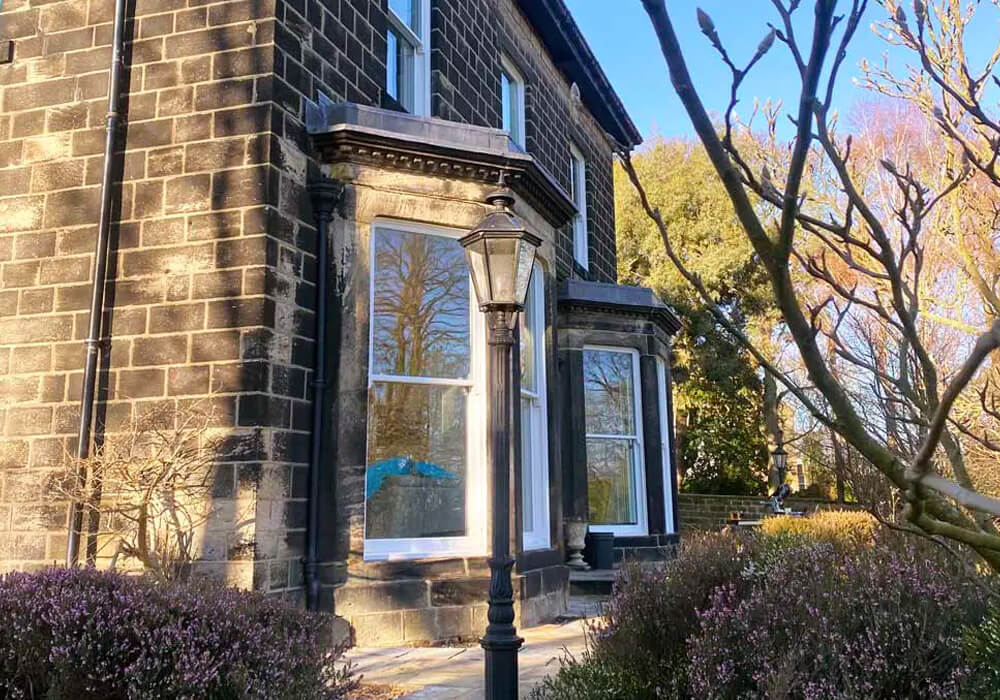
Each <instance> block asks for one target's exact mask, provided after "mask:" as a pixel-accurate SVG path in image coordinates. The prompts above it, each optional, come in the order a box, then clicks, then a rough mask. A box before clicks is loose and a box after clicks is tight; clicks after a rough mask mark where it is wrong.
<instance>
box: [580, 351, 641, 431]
mask: <svg viewBox="0 0 1000 700" xmlns="http://www.w3.org/2000/svg"><path fill="white" fill-rule="evenodd" d="M583 382H584V391H585V393H586V399H585V401H586V406H585V409H586V414H587V432H588V433H595V434H608V435H631V434H632V433H633V432H634V430H635V429H634V427H633V421H632V411H633V404H632V400H633V399H632V356H631V355H629V354H626V353H621V352H600V351H588V352H585V353H584V363H583Z"/></svg>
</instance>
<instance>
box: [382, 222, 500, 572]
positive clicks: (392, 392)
mask: <svg viewBox="0 0 1000 700" xmlns="http://www.w3.org/2000/svg"><path fill="white" fill-rule="evenodd" d="M371 248H372V255H371V265H372V267H371V270H372V274H371V288H372V289H371V324H370V334H371V337H370V358H369V396H368V450H367V451H368V458H367V468H366V474H365V558H367V559H378V558H391V557H396V556H399V557H406V556H429V555H435V554H463V553H481V552H482V550H483V547H484V544H485V539H484V538H485V528H484V527H483V522H484V521H483V517H482V514H483V511H484V509H485V489H484V478H485V477H484V474H483V464H484V463H485V459H484V456H483V451H484V450H483V445H484V434H483V426H482V421H481V420H480V419H478V418H477V419H475V420H470V418H471V417H472V416H481V415H482V414H483V411H484V409H485V407H484V405H483V402H482V392H481V391H480V390H479V388H478V387H479V386H480V385H481V379H480V377H481V370H480V367H479V365H480V364H481V362H480V359H481V358H482V351H481V347H482V337H481V333H482V330H481V327H480V325H479V324H477V323H475V322H474V320H477V319H478V316H480V314H479V313H478V311H477V310H476V308H475V304H474V303H473V299H472V289H471V284H470V280H469V272H468V267H467V264H466V261H465V252H464V251H463V249H462V247H461V246H460V245H459V243H458V240H457V236H453V235H450V234H445V233H443V232H440V231H437V230H427V229H423V228H420V227H412V226H408V225H402V224H386V225H378V226H376V227H373V229H372V237H371Z"/></svg>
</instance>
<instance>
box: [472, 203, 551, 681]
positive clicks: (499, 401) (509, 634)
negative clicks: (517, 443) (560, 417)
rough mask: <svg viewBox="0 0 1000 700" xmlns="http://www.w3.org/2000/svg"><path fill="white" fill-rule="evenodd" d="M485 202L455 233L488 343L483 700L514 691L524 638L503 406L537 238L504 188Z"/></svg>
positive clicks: (508, 408)
mask: <svg viewBox="0 0 1000 700" xmlns="http://www.w3.org/2000/svg"><path fill="white" fill-rule="evenodd" d="M486 201H487V202H489V203H490V204H491V205H493V209H492V210H491V211H490V212H489V213H488V214H487V215H486V216H485V217H483V219H482V221H480V222H479V225H478V226H476V228H474V229H473V230H472V231H471V232H470V233H469V234H468V235H466V236H464V237H463V238H462V240H461V241H460V242H461V244H462V246H463V247H464V248H465V253H466V256H467V258H468V261H469V268H470V270H471V271H472V284H473V286H474V287H475V289H476V297H477V298H478V299H479V310H480V311H482V312H484V313H485V314H486V322H487V334H488V335H487V342H488V344H489V346H490V355H489V382H490V403H489V414H488V415H489V422H490V441H489V459H490V463H491V465H492V471H493V547H492V550H491V556H490V593H489V611H488V614H487V617H488V619H489V624H488V625H487V627H486V634H485V635H484V636H483V637H482V639H480V644H482V646H483V649H484V650H485V655H486V698H487V700H515V699H516V698H517V650H518V649H520V647H521V644H522V642H523V641H524V640H523V639H521V638H520V637H518V636H517V629H516V628H515V627H514V586H513V584H512V583H511V576H510V572H511V568H512V567H513V566H514V559H513V558H512V557H511V552H510V521H511V513H510V511H511V503H510V475H511V466H512V459H511V458H512V452H511V448H512V445H511V437H512V436H511V414H512V412H513V402H512V396H513V386H512V385H513V375H512V372H511V349H512V348H513V346H514V324H515V323H517V314H518V313H519V312H520V311H522V310H523V309H524V298H525V295H526V294H527V292H528V281H529V279H530V278H531V268H532V265H533V264H534V261H535V250H536V249H537V248H538V246H539V245H540V244H541V242H542V241H541V239H540V238H538V236H535V235H534V234H532V233H530V232H529V231H528V230H527V228H525V226H524V224H523V223H521V220H520V219H519V218H518V217H517V216H516V215H515V214H514V212H513V211H511V207H512V206H513V205H514V197H513V195H511V194H510V192H508V191H507V190H501V191H499V192H495V193H493V194H491V195H490V196H489V197H487V198H486Z"/></svg>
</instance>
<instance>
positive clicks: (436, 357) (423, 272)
mask: <svg viewBox="0 0 1000 700" xmlns="http://www.w3.org/2000/svg"><path fill="white" fill-rule="evenodd" d="M374 284H375V299H374V318H373V323H374V333H373V336H374V348H373V351H374V352H373V360H374V363H375V373H377V374H392V375H397V376H415V377H442V378H456V379H457V378H465V377H466V376H468V374H469V273H468V267H467V265H466V262H465V254H464V252H463V250H462V248H461V246H460V245H459V244H458V242H457V241H454V240H452V239H449V238H442V237H440V236H428V235H424V234H409V233H400V232H395V231H379V232H378V233H377V234H376V239H375V275H374Z"/></svg>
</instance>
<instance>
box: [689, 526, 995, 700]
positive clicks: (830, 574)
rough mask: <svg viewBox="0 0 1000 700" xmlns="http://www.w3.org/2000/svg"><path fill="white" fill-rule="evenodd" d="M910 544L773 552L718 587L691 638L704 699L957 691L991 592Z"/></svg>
mask: <svg viewBox="0 0 1000 700" xmlns="http://www.w3.org/2000/svg"><path fill="white" fill-rule="evenodd" d="M925 554H926V553H922V554H918V553H917V551H916V550H914V549H911V548H908V547H899V548H896V549H889V548H887V547H877V548H858V549H856V550H854V551H853V552H848V553H843V552H838V551H837V550H836V549H835V548H834V547H833V546H831V545H829V544H825V543H817V542H813V543H799V544H794V545H791V546H788V547H785V548H781V549H777V550H774V551H771V552H770V553H769V556H767V557H763V558H762V560H758V561H757V562H755V563H754V566H752V567H748V568H747V569H746V570H744V572H743V573H742V578H743V579H745V580H749V581H751V582H752V585H751V586H750V587H749V588H747V587H746V586H745V585H739V584H737V583H736V582H730V583H727V584H726V585H724V586H721V587H719V588H718V589H717V590H716V591H715V592H714V593H713V595H712V597H711V601H710V603H709V604H708V605H707V606H706V607H705V608H704V609H703V610H702V611H701V612H700V613H699V618H700V630H699V631H698V633H697V634H694V635H692V637H691V638H690V640H689V642H688V667H689V669H690V684H691V685H690V689H691V692H692V695H694V696H695V697H700V698H706V699H719V700H722V699H724V698H789V699H802V700H825V699H833V698H872V699H880V698H886V699H888V698H957V697H960V695H961V692H962V686H963V684H964V683H965V681H966V679H967V678H968V676H969V674H970V669H969V667H968V665H967V663H966V660H965V654H964V651H963V633H964V629H965V626H966V625H968V624H971V623H973V622H975V621H976V620H979V619H981V617H982V614H983V609H984V602H985V601H984V599H983V598H984V594H983V590H982V588H980V587H978V586H976V585H975V584H974V583H973V582H972V581H970V580H968V579H967V578H965V577H963V576H961V575H957V574H956V573H955V572H953V571H950V570H949V569H948V567H947V566H945V565H944V564H942V563H941V561H940V560H936V559H934V558H929V557H927V556H925Z"/></svg>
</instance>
